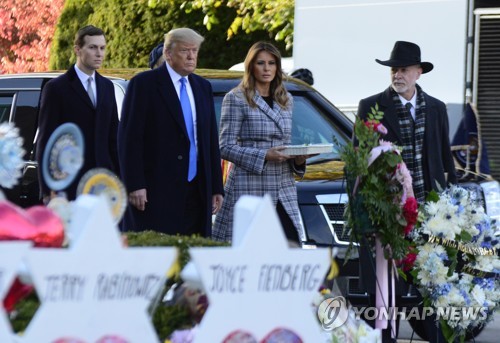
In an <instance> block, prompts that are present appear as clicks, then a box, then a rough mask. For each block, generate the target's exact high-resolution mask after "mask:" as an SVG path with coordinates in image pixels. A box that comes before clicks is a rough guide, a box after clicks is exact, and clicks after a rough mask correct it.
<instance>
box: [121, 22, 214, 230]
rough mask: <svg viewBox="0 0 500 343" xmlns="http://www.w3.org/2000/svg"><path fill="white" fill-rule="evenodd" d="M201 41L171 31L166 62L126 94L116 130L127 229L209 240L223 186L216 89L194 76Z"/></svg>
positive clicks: (142, 76) (187, 33)
mask: <svg viewBox="0 0 500 343" xmlns="http://www.w3.org/2000/svg"><path fill="white" fill-rule="evenodd" d="M203 40H204V38H203V37H202V36H200V35H199V34H198V33H196V32H195V31H193V30H191V29H188V28H179V29H174V30H172V31H170V32H169V33H167V34H166V35H165V42H164V47H163V55H164V57H165V59H166V62H165V63H164V64H163V65H162V66H160V67H158V68H155V69H153V70H149V71H145V72H143V73H140V74H138V75H136V76H135V77H134V78H132V80H131V81H130V83H129V85H128V87H127V94H126V96H125V99H124V103H123V111H122V116H121V121H120V125H119V129H118V150H119V159H120V166H121V172H122V178H123V181H124V182H125V186H126V188H127V190H128V192H129V202H130V204H131V206H129V209H128V210H129V213H128V214H127V216H126V217H125V221H124V228H125V230H134V231H140V230H155V231H160V232H164V233H167V234H177V233H178V234H183V235H191V234H199V235H201V236H206V237H210V235H211V226H212V222H211V216H212V214H214V213H216V212H217V211H218V210H219V209H220V207H221V204H222V201H223V196H222V194H223V186H222V171H221V160H220V153H219V142H218V132H217V123H216V118H215V108H214V102H213V95H212V87H211V85H210V83H209V82H208V81H207V80H205V79H204V78H202V77H200V76H198V75H196V74H194V73H193V72H194V70H195V68H196V64H197V58H198V51H199V48H200V46H201V43H202V42H203Z"/></svg>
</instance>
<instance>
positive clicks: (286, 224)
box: [276, 201, 300, 244]
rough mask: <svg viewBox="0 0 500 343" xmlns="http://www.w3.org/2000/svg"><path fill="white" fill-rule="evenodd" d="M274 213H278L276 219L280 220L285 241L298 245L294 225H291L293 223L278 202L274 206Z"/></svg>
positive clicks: (297, 236) (297, 235)
mask: <svg viewBox="0 0 500 343" xmlns="http://www.w3.org/2000/svg"><path fill="white" fill-rule="evenodd" d="M276 212H278V217H279V219H280V222H281V226H283V231H284V232H285V236H286V239H287V240H289V241H292V242H295V243H297V244H299V243H300V242H299V234H298V232H297V229H296V228H295V225H294V224H293V221H292V219H291V218H290V216H289V215H288V213H286V211H285V208H284V207H283V205H282V204H281V202H279V201H278V203H277V204H276Z"/></svg>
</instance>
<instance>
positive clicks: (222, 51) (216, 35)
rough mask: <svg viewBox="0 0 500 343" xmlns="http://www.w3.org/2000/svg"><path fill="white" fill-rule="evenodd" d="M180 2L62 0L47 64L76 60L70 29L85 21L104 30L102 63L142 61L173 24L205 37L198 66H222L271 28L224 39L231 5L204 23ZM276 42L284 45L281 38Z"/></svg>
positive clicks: (134, 63) (145, 61)
mask: <svg viewBox="0 0 500 343" xmlns="http://www.w3.org/2000/svg"><path fill="white" fill-rule="evenodd" d="M183 3H184V1H183V0H132V1H119V0H99V1H98V0H90V1H79V0H67V1H66V4H65V6H64V8H63V12H62V14H61V17H60V20H59V23H58V25H57V29H56V33H55V36H54V41H53V45H52V49H51V58H50V68H51V69H62V70H64V69H67V68H69V66H70V65H71V64H72V63H74V62H75V56H74V53H73V41H74V36H75V33H76V32H77V31H78V29H79V28H81V27H83V26H85V25H88V24H92V25H95V26H97V27H100V28H102V29H103V30H104V32H105V34H106V39H107V48H106V58H105V60H104V63H103V68H135V67H147V66H148V60H149V53H150V51H151V50H152V49H153V48H154V47H155V46H156V45H157V44H158V43H159V42H161V41H163V37H164V34H165V33H167V32H168V31H170V30H171V29H173V28H177V27H190V28H192V29H194V30H196V31H198V32H199V33H200V34H201V35H202V36H204V37H205V42H204V43H203V44H202V46H201V50H200V54H199V57H198V67H199V68H216V69H227V68H229V67H230V66H232V65H234V64H236V63H238V62H241V61H243V59H244V58H245V55H246V52H247V51H248V48H249V47H250V46H251V45H252V44H253V43H254V42H255V41H258V40H272V38H271V35H270V33H268V32H267V31H265V30H264V29H261V30H255V31H252V34H251V35H238V36H237V37H235V38H234V39H231V40H229V41H228V40H227V37H226V28H227V27H229V25H230V23H231V22H232V21H233V18H235V17H236V16H237V9H236V8H231V7H229V6H220V7H219V8H218V11H217V13H218V15H219V17H218V18H217V20H215V19H213V20H215V21H213V23H214V25H212V26H211V27H210V29H208V28H207V26H206V20H207V19H206V18H207V16H206V14H205V13H204V12H203V10H202V9H192V10H190V11H189V12H186V9H184V8H181V6H182V5H183ZM215 24H216V25H215ZM275 43H276V42H275ZM276 45H277V46H278V48H280V50H281V51H284V46H285V44H284V42H277V43H276Z"/></svg>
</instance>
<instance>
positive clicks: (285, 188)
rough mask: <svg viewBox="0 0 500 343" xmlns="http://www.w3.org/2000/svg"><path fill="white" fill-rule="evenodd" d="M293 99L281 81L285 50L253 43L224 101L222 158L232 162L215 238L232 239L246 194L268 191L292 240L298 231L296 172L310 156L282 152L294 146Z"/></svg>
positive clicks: (215, 225)
mask: <svg viewBox="0 0 500 343" xmlns="http://www.w3.org/2000/svg"><path fill="white" fill-rule="evenodd" d="M292 107H293V98H292V96H291V95H290V93H288V92H287V91H286V89H285V87H284V84H283V73H282V71H281V54H280V52H279V51H278V49H276V47H274V46H273V45H272V44H270V43H266V42H258V43H255V44H254V45H253V46H252V47H251V48H250V50H249V51H248V54H247V56H246V58H245V75H244V76H243V80H242V81H241V83H240V84H239V85H238V87H236V88H235V89H233V90H231V91H230V92H229V93H227V94H226V96H225V97H224V100H223V102H222V113H221V121H220V139H219V144H220V150H221V157H222V158H223V159H225V160H228V161H230V162H232V164H233V166H232V168H231V170H230V172H229V176H228V178H227V181H226V185H225V193H226V197H225V199H224V202H223V204H222V208H221V210H220V211H219V213H218V214H217V217H216V219H215V224H214V227H213V229H212V238H213V239H215V240H219V241H231V240H232V228H233V209H234V205H235V204H236V201H238V199H239V198H240V197H241V196H242V195H256V196H263V195H265V194H269V195H270V196H271V198H272V200H273V203H274V204H275V205H276V208H277V211H278V215H279V216H280V219H281V222H282V224H283V226H284V229H285V233H286V235H287V237H288V239H290V240H293V241H295V242H298V240H299V235H298V230H299V229H300V225H301V224H300V218H299V208H298V202H297V189H296V187H295V179H294V173H297V174H298V175H300V176H302V175H303V174H304V172H305V166H306V163H305V162H306V158H307V157H308V156H289V155H286V154H284V153H282V152H281V150H283V149H284V147H283V146H284V145H287V144H290V142H291V134H292Z"/></svg>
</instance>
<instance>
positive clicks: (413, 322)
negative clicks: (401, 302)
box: [408, 318, 485, 341]
mask: <svg viewBox="0 0 500 343" xmlns="http://www.w3.org/2000/svg"><path fill="white" fill-rule="evenodd" d="M408 322H409V324H410V326H411V328H412V329H413V331H414V332H415V333H416V334H417V335H418V336H419V337H420V338H422V339H423V340H424V341H428V340H429V337H427V333H426V332H425V328H424V325H423V321H421V320H417V319H415V318H410V319H409V320H408ZM484 327H485V325H484V324H481V325H478V326H476V327H474V328H473V329H472V330H470V331H467V334H466V335H465V341H470V340H472V339H474V338H476V337H477V336H479V334H480V333H481V332H482V331H483V329H484Z"/></svg>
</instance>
